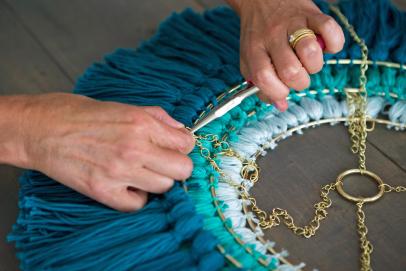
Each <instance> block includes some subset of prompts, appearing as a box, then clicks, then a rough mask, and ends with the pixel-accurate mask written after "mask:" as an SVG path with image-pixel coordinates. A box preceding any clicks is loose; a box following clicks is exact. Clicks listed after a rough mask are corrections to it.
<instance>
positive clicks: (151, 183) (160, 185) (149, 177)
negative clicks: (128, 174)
mask: <svg viewBox="0 0 406 271" xmlns="http://www.w3.org/2000/svg"><path fill="white" fill-rule="evenodd" d="M173 184H174V180H173V179H172V178H169V177H167V176H164V175H162V174H159V173H157V172H154V171H152V170H149V169H147V168H140V169H138V170H137V176H136V178H134V179H132V180H130V181H128V182H127V185H128V187H134V188H137V189H140V190H143V191H146V192H151V193H156V194H162V193H165V192H166V191H168V190H169V189H170V188H171V187H172V186H173Z"/></svg>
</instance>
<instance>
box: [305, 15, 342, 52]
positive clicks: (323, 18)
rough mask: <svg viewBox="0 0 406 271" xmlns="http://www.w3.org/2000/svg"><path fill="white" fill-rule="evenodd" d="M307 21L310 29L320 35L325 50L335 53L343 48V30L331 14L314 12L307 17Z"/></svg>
mask: <svg viewBox="0 0 406 271" xmlns="http://www.w3.org/2000/svg"><path fill="white" fill-rule="evenodd" d="M307 23H308V26H309V28H310V29H312V30H313V31H314V32H316V33H318V34H320V35H321V36H322V38H323V40H324V43H325V45H326V50H325V51H326V52H328V53H337V52H339V51H341V49H343V46H344V40H345V38H344V33H343V30H342V29H341V27H340V25H339V24H338V23H337V22H336V21H335V20H334V19H333V18H332V17H331V16H328V15H325V14H322V13H320V14H316V15H314V16H311V17H309V18H308V19H307Z"/></svg>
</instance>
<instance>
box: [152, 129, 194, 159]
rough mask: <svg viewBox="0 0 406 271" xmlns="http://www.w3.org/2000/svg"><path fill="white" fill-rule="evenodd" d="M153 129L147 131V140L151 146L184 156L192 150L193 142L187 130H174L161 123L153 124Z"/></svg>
mask: <svg viewBox="0 0 406 271" xmlns="http://www.w3.org/2000/svg"><path fill="white" fill-rule="evenodd" d="M153 127H154V128H153V129H149V130H148V136H149V139H150V141H151V142H152V143H153V144H155V145H157V146H161V147H163V148H167V149H171V150H177V151H180V152H182V153H185V154H187V153H189V152H191V151H192V150H193V148H194V145H195V140H194V138H193V136H192V134H191V133H190V132H189V131H188V130H187V129H185V128H180V129H175V128H173V127H171V126H169V125H167V124H165V123H162V122H157V123H154V124H153Z"/></svg>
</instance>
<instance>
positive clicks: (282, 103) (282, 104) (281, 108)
mask: <svg viewBox="0 0 406 271" xmlns="http://www.w3.org/2000/svg"><path fill="white" fill-rule="evenodd" d="M275 106H276V108H278V110H279V111H281V112H284V111H286V109H288V102H287V101H286V99H285V100H280V101H277V102H275Z"/></svg>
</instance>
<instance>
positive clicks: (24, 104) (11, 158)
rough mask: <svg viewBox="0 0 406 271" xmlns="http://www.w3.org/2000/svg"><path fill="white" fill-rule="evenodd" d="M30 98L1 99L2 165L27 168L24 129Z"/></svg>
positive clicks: (0, 162)
mask: <svg viewBox="0 0 406 271" xmlns="http://www.w3.org/2000/svg"><path fill="white" fill-rule="evenodd" d="M29 99H30V96H28V95H27V96H25V95H18V96H17V95H16V96H3V97H0V131H1V133H0V164H9V165H14V166H17V167H27V166H28V164H29V163H28V157H27V153H26V150H25V144H24V136H25V134H27V132H28V131H26V129H25V128H24V126H25V124H24V123H25V122H26V120H25V116H27V115H28V114H27V108H28V100H29Z"/></svg>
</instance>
